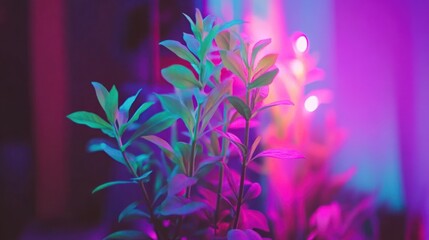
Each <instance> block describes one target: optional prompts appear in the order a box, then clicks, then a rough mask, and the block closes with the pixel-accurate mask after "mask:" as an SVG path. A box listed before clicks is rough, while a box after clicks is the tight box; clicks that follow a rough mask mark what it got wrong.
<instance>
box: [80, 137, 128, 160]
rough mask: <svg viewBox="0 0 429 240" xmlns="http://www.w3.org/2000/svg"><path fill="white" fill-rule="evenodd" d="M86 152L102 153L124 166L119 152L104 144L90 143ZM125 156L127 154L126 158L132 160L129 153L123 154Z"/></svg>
mask: <svg viewBox="0 0 429 240" xmlns="http://www.w3.org/2000/svg"><path fill="white" fill-rule="evenodd" d="M88 151H89V152H98V151H103V152H105V153H106V154H107V155H109V157H111V158H113V159H114V160H116V161H117V162H119V163H121V164H123V165H126V164H125V160H124V157H123V156H122V153H121V151H119V150H118V149H115V148H113V147H111V146H109V145H108V144H106V143H104V142H98V141H94V142H90V145H89V146H88ZM125 154H127V156H128V157H130V158H133V156H132V155H131V154H129V153H125Z"/></svg>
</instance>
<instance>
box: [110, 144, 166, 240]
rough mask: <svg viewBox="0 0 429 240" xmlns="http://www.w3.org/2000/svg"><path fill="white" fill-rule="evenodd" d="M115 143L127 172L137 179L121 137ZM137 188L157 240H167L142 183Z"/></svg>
mask: <svg viewBox="0 0 429 240" xmlns="http://www.w3.org/2000/svg"><path fill="white" fill-rule="evenodd" d="M117 142H118V146H119V149H120V151H121V154H122V157H123V158H124V160H125V163H126V165H127V167H128V170H129V171H130V173H131V174H132V175H133V176H134V177H135V178H137V177H139V175H138V173H137V171H136V170H135V169H134V168H133V167H132V165H131V162H130V160H129V159H128V157H127V155H126V154H125V150H124V149H123V144H122V139H121V137H119V136H118V137H117ZM139 186H140V188H141V190H142V192H143V197H144V201H145V203H146V206H147V208H148V210H149V216H150V220H151V222H152V223H153V225H154V230H155V233H156V236H157V239H161V240H162V239H168V238H167V236H165V231H164V230H163V226H162V225H161V223H160V222H159V221H158V219H157V218H156V216H155V214H154V209H153V206H152V201H151V200H150V197H149V194H148V191H147V189H146V186H145V185H144V182H143V181H139Z"/></svg>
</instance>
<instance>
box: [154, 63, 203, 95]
mask: <svg viewBox="0 0 429 240" xmlns="http://www.w3.org/2000/svg"><path fill="white" fill-rule="evenodd" d="M161 74H162V76H163V77H164V78H165V80H167V82H169V83H171V84H172V85H173V86H174V87H176V88H179V89H187V88H192V87H202V86H201V83H200V82H198V81H197V79H196V78H195V76H194V74H193V73H192V71H191V70H189V69H188V68H187V67H185V66H183V65H180V64H174V65H171V66H169V67H167V68H164V69H162V70H161Z"/></svg>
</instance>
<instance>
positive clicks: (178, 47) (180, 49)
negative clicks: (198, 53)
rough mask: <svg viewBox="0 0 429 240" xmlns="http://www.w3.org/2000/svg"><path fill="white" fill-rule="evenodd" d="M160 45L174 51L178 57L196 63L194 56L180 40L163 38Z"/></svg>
mask: <svg viewBox="0 0 429 240" xmlns="http://www.w3.org/2000/svg"><path fill="white" fill-rule="evenodd" d="M159 44H161V45H162V46H164V47H166V48H168V49H169V50H170V51H172V52H173V53H175V54H176V55H177V56H178V57H180V58H182V59H184V60H186V61H188V62H190V63H191V64H196V65H198V60H197V58H195V56H194V55H193V54H192V53H191V52H190V51H189V50H188V49H187V48H186V47H185V46H184V45H183V44H181V43H180V42H178V41H174V40H165V41H162V42H160V43H159Z"/></svg>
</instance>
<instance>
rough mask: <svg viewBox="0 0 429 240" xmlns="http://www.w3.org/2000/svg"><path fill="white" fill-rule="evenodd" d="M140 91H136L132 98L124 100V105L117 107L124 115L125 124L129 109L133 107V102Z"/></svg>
mask: <svg viewBox="0 0 429 240" xmlns="http://www.w3.org/2000/svg"><path fill="white" fill-rule="evenodd" d="M140 91H141V89H139V90H138V91H137V93H136V94H135V95H134V96H131V97H129V98H127V100H125V102H124V103H122V105H121V106H120V107H119V111H121V112H122V113H123V114H124V115H125V122H126V121H128V115H129V112H130V108H131V106H132V105H133V103H134V101H136V98H137V96H138V95H139V93H140Z"/></svg>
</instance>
